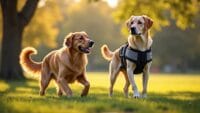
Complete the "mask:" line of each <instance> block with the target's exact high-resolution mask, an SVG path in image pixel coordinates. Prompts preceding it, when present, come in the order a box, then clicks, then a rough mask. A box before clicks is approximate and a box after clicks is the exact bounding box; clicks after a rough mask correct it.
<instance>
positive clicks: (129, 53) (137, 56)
mask: <svg viewBox="0 0 200 113" xmlns="http://www.w3.org/2000/svg"><path fill="white" fill-rule="evenodd" d="M120 58H121V68H126V65H127V64H126V59H128V60H130V61H131V62H134V63H135V64H136V69H135V70H134V74H138V73H141V72H142V71H143V69H144V66H145V65H146V64H147V63H148V62H150V61H152V51H151V48H150V49H148V50H146V51H139V50H136V49H133V48H131V47H128V44H125V45H124V46H122V47H121V49H120Z"/></svg>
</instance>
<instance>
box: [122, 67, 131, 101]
mask: <svg viewBox="0 0 200 113" xmlns="http://www.w3.org/2000/svg"><path fill="white" fill-rule="evenodd" d="M122 72H123V74H124V77H125V85H124V96H125V97H126V98H128V89H129V86H130V82H129V79H128V75H127V72H126V71H122Z"/></svg>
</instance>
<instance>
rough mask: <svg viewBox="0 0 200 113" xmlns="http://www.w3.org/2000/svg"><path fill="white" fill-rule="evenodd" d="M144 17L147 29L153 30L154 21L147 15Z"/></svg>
mask: <svg viewBox="0 0 200 113" xmlns="http://www.w3.org/2000/svg"><path fill="white" fill-rule="evenodd" d="M142 17H143V18H144V21H145V24H146V27H147V29H149V28H151V26H152V25H153V20H152V19H151V18H149V17H148V16H146V15H143V16H142Z"/></svg>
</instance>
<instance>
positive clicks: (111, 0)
mask: <svg viewBox="0 0 200 113" xmlns="http://www.w3.org/2000/svg"><path fill="white" fill-rule="evenodd" d="M105 1H106V2H107V3H108V5H109V6H110V7H112V8H115V7H116V6H117V4H118V0H105Z"/></svg>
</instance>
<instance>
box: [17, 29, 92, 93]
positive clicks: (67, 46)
mask: <svg viewBox="0 0 200 113" xmlns="http://www.w3.org/2000/svg"><path fill="white" fill-rule="evenodd" d="M93 44H94V42H93V41H92V40H91V39H89V38H88V35H87V34H86V33H85V32H74V33H70V34H68V35H67V36H66V38H65V40H64V43H63V47H62V48H60V49H58V50H54V51H52V52H50V53H49V54H47V55H46V56H45V57H44V59H43V60H42V62H35V61H33V60H32V59H31V58H30V56H31V54H36V53H37V51H36V50H35V49H34V48H32V47H27V48H24V49H23V51H22V52H21V55H20V64H21V66H22V68H23V69H24V70H25V71H26V72H28V73H31V74H34V73H36V72H39V73H41V76H40V77H41V78H40V95H44V94H45V90H46V88H47V86H48V84H49V82H50V80H51V79H54V80H55V81H56V83H57V85H58V90H57V93H58V95H59V96H61V95H62V94H63V93H65V94H66V95H67V96H72V91H71V89H70V87H69V85H68V84H69V83H73V82H74V81H75V80H77V81H78V82H79V83H81V84H83V85H84V89H83V91H82V93H81V96H86V95H87V94H88V91H89V87H90V83H89V82H88V80H87V79H86V75H85V74H86V65H87V55H86V54H88V53H90V52H91V48H92V47H93Z"/></svg>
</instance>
